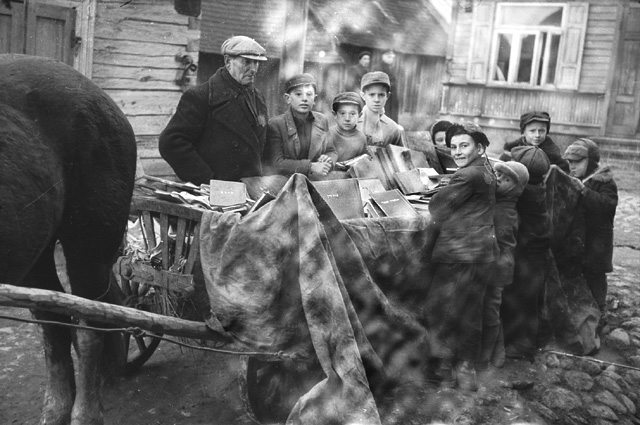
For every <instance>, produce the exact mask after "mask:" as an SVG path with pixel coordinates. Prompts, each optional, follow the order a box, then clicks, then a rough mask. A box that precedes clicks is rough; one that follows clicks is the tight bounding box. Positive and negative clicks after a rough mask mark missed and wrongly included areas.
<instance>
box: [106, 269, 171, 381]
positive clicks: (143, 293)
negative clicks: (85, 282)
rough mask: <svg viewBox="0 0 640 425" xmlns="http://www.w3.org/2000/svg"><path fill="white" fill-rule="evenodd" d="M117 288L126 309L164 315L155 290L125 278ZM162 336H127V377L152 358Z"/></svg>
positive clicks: (125, 346)
mask: <svg viewBox="0 0 640 425" xmlns="http://www.w3.org/2000/svg"><path fill="white" fill-rule="evenodd" d="M117 286H118V287H119V288H120V291H121V292H122V294H121V295H122V298H123V305H124V306H125V307H133V308H136V309H138V310H143V311H148V312H151V313H162V308H161V306H160V304H159V302H158V298H159V297H158V294H155V293H154V292H153V291H154V289H153V288H151V287H147V286H144V285H139V284H138V283H137V282H133V281H131V280H128V279H125V278H123V277H120V279H119V284H118V285H117ZM160 336H162V334H158V335H157V337H155V336H136V335H132V334H127V335H125V343H124V348H125V353H126V357H127V361H126V363H125V365H124V373H125V374H126V375H131V374H133V373H136V372H137V371H138V370H139V369H140V368H141V367H142V365H143V364H145V363H146V361H147V360H149V359H150V358H151V356H152V355H153V353H154V351H156V348H158V345H159V344H160V341H161V339H160V338H158V337H160Z"/></svg>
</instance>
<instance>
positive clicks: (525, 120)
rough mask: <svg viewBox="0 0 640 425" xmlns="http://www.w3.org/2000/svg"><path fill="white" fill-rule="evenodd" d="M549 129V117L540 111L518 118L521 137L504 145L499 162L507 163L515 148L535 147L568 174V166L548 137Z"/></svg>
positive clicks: (558, 149) (556, 146)
mask: <svg viewBox="0 0 640 425" xmlns="http://www.w3.org/2000/svg"><path fill="white" fill-rule="evenodd" d="M550 128H551V117H550V116H549V114H548V113H546V112H542V111H532V112H527V113H525V114H522V115H521V116H520V134H521V136H520V137H519V138H518V139H516V140H514V141H512V142H508V143H505V145H504V153H503V154H502V156H501V157H500V159H501V160H503V161H507V160H509V159H510V158H511V155H510V152H511V149H513V148H514V147H516V146H536V147H538V148H540V149H542V151H543V152H544V153H545V154H546V155H547V157H548V158H549V162H550V163H551V164H555V165H557V166H558V167H560V169H561V170H562V171H564V172H565V173H568V172H569V164H567V161H565V160H564V159H563V158H562V152H561V151H560V148H559V147H558V145H556V144H555V142H554V141H553V140H552V139H551V137H549V129H550Z"/></svg>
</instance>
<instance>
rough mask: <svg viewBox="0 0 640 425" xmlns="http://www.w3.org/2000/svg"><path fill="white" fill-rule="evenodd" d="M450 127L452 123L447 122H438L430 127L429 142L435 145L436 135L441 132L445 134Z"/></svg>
mask: <svg viewBox="0 0 640 425" xmlns="http://www.w3.org/2000/svg"><path fill="white" fill-rule="evenodd" d="M452 125H453V123H452V122H451V121H447V120H439V121H436V122H435V123H433V125H432V126H431V141H432V142H433V143H435V140H436V133H439V132H441V131H444V132H446V131H447V130H448V129H449V127H451V126H452ZM447 146H449V145H447Z"/></svg>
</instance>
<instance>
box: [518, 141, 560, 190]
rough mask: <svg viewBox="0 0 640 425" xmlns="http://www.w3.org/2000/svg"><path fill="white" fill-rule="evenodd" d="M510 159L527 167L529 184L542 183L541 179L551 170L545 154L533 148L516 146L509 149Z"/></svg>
mask: <svg viewBox="0 0 640 425" xmlns="http://www.w3.org/2000/svg"><path fill="white" fill-rule="evenodd" d="M511 157H512V158H513V160H514V161H518V162H519V163H521V164H523V165H524V166H525V167H527V170H528V171H529V183H531V184H538V183H542V179H543V178H544V176H545V174H547V172H549V168H551V164H550V163H549V158H548V157H547V154H546V153H544V151H543V150H542V149H540V148H538V147H535V146H516V147H515V148H513V149H511Z"/></svg>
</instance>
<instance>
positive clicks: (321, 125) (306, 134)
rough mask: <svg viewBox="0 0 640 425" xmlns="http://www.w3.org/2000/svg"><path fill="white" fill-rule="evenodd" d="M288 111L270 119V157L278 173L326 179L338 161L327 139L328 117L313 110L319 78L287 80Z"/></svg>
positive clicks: (303, 75) (292, 78)
mask: <svg viewBox="0 0 640 425" xmlns="http://www.w3.org/2000/svg"><path fill="white" fill-rule="evenodd" d="M284 99H285V102H286V104H287V106H288V108H287V110H286V112H285V113H284V114H282V115H278V116H276V117H273V118H271V119H270V120H269V129H268V131H267V150H266V156H267V158H268V160H269V162H270V165H271V166H272V167H273V168H274V171H275V173H277V174H283V175H290V174H293V173H300V174H304V175H306V176H308V177H309V178H310V179H322V177H324V176H326V175H327V174H329V171H331V169H332V168H333V164H335V162H336V157H337V155H336V151H335V148H334V147H333V144H332V143H331V142H330V141H329V140H328V139H327V133H328V132H329V123H328V120H327V117H325V116H324V115H323V114H321V113H319V112H315V111H312V110H311V109H312V108H313V105H314V103H315V100H316V80H315V79H314V78H313V76H312V75H311V74H306V73H305V74H298V75H295V76H293V77H291V78H289V79H288V80H287V81H286V82H285V94H284Z"/></svg>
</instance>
